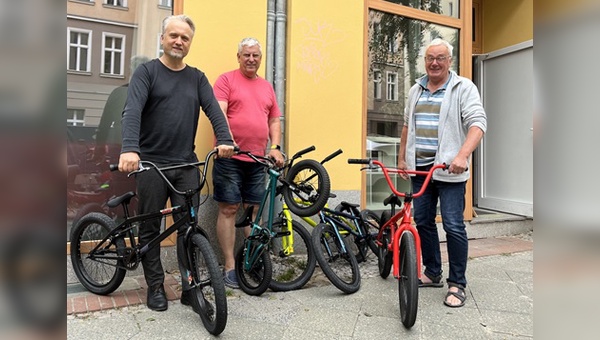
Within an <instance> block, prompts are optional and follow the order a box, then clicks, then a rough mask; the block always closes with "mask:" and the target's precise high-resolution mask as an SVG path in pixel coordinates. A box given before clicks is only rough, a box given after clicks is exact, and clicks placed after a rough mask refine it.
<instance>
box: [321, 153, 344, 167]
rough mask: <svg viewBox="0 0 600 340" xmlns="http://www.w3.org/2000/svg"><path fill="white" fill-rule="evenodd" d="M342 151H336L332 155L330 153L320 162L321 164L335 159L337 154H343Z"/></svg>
mask: <svg viewBox="0 0 600 340" xmlns="http://www.w3.org/2000/svg"><path fill="white" fill-rule="evenodd" d="M343 152H344V151H342V149H337V151H335V152H334V153H332V154H331V155H329V156H327V157H325V159H323V160H322V161H321V164H323V163H325V162H329V161H330V160H332V159H334V158H335V157H337V156H338V155H339V154H341V153H343Z"/></svg>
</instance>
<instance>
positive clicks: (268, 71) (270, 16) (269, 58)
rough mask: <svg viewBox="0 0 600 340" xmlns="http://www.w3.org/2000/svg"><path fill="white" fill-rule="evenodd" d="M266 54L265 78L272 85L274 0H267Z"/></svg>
mask: <svg viewBox="0 0 600 340" xmlns="http://www.w3.org/2000/svg"><path fill="white" fill-rule="evenodd" d="M266 43H267V44H266V48H267V55H266V56H265V57H266V58H265V59H266V60H265V62H266V65H265V79H266V80H267V81H268V82H269V83H271V84H272V85H273V87H275V85H274V80H273V78H274V76H273V75H274V73H275V70H274V67H273V64H274V60H275V0H268V1H267V42H266Z"/></svg>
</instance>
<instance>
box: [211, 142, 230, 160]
mask: <svg viewBox="0 0 600 340" xmlns="http://www.w3.org/2000/svg"><path fill="white" fill-rule="evenodd" d="M215 149H217V157H218V158H231V156H233V155H234V154H235V147H234V146H233V145H224V144H222V145H217V146H216V147H215Z"/></svg>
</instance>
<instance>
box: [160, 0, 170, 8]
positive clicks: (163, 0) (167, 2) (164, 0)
mask: <svg viewBox="0 0 600 340" xmlns="http://www.w3.org/2000/svg"><path fill="white" fill-rule="evenodd" d="M165 3H166V4H165ZM158 7H161V8H173V0H158Z"/></svg>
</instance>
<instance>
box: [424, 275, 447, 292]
mask: <svg viewBox="0 0 600 340" xmlns="http://www.w3.org/2000/svg"><path fill="white" fill-rule="evenodd" d="M423 275H425V276H427V278H428V279H429V280H431V282H423V281H421V279H419V287H434V288H442V287H444V283H443V282H442V274H440V275H438V276H435V277H431V276H429V275H427V273H423Z"/></svg>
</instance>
